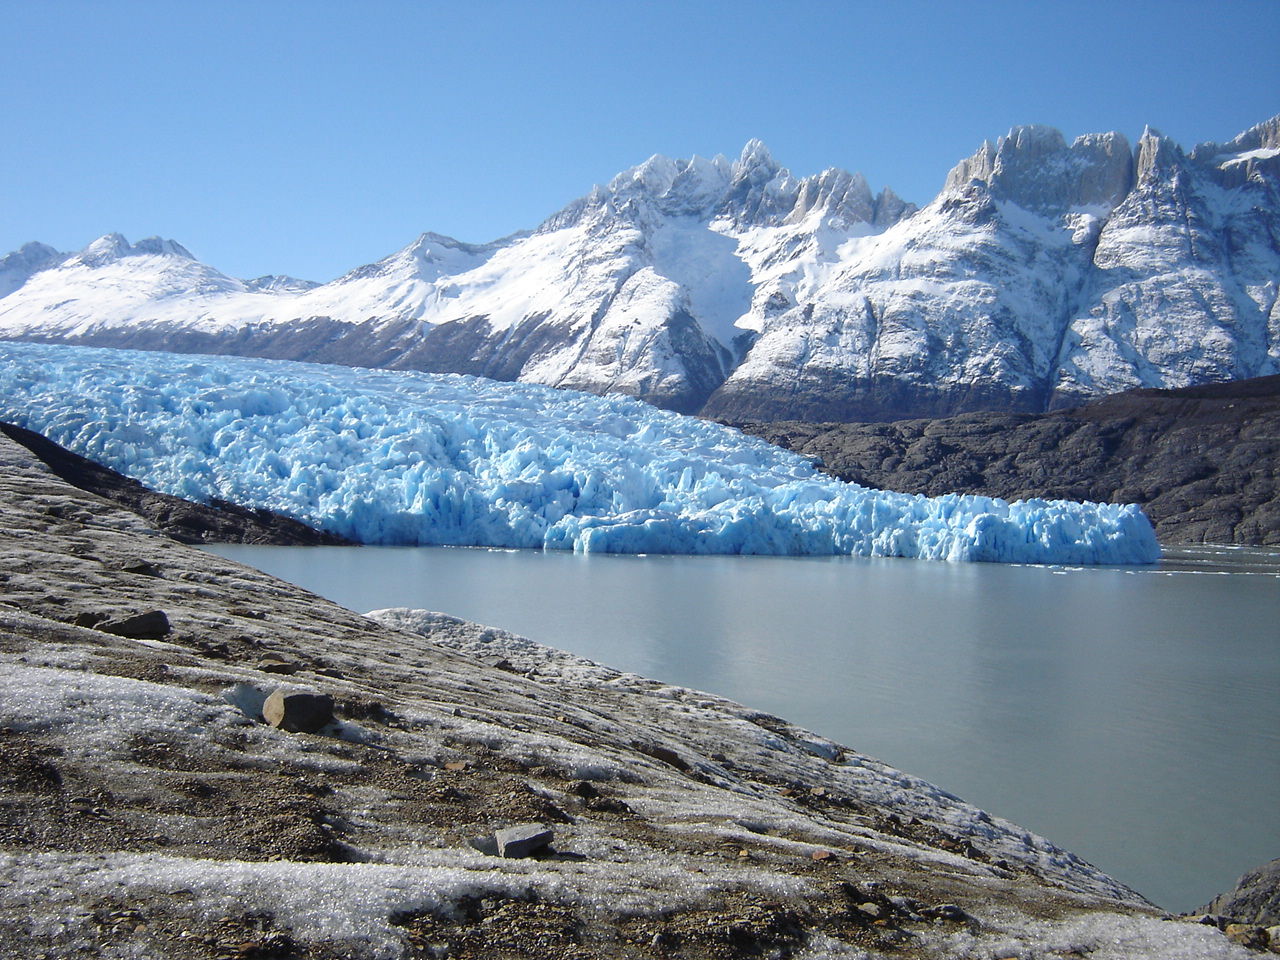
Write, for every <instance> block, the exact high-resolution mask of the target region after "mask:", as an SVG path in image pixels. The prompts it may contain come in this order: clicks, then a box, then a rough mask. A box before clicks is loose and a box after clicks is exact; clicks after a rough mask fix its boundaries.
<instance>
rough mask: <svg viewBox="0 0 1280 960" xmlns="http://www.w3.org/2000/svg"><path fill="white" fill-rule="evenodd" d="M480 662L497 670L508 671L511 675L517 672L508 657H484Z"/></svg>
mask: <svg viewBox="0 0 1280 960" xmlns="http://www.w3.org/2000/svg"><path fill="white" fill-rule="evenodd" d="M480 662H481V663H483V664H484V665H485V666H486V667H493V669H495V670H506V671H507V672H509V673H511V672H514V671H515V667H513V666H511V661H510V660H508V659H507V658H506V657H482V658H481V659H480Z"/></svg>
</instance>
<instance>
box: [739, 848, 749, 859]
mask: <svg viewBox="0 0 1280 960" xmlns="http://www.w3.org/2000/svg"><path fill="white" fill-rule="evenodd" d="M750 856H751V851H750V850H739V851H738V857H739V859H743V860H745V859H747V858H748V857H750Z"/></svg>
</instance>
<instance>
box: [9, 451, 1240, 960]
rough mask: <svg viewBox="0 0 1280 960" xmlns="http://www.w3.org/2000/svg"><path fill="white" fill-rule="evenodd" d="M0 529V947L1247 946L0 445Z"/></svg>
mask: <svg viewBox="0 0 1280 960" xmlns="http://www.w3.org/2000/svg"><path fill="white" fill-rule="evenodd" d="M0 507H2V509H3V516H4V518H5V521H4V524H3V527H2V528H0V556H3V563H2V564H0V663H2V664H3V666H2V667H0V957H5V958H18V957H21V958H24V960H26V958H33V957H67V956H75V955H86V956H104V957H125V956H127V957H165V958H187V957H190V958H201V960H215V958H244V960H248V958H266V957H296V958H337V957H344V958H347V957H359V958H364V957H369V958H374V957H379V958H382V957H387V958H390V957H459V958H464V957H477V958H478V957H486V958H491V957H534V958H547V960H550V958H556V960H559V958H575V957H579V958H585V957H627V958H631V957H635V958H640V957H688V958H700V957H742V956H779V957H788V956H793V957H813V958H817V957H867V956H893V957H952V958H966V957H975V958H976V957H982V958H994V957H1007V956H1008V957H1012V956H1016V957H1019V958H1023V960H1029V958H1046V960H1047V958H1050V957H1055V958H1060V957H1070V956H1076V957H1079V956H1089V957H1093V958H1099V960H1101V958H1117V960H1118V958H1122V957H1124V958H1131V957H1161V958H1188V960H1190V958H1206V957H1207V958H1215V957H1223V958H1226V957H1244V956H1249V955H1250V954H1249V953H1248V952H1247V951H1245V950H1244V949H1243V948H1240V947H1237V946H1235V945H1233V944H1231V943H1230V942H1229V941H1228V940H1227V939H1225V938H1224V937H1223V936H1222V934H1220V933H1219V932H1218V930H1217V929H1216V928H1214V927H1211V926H1205V925H1198V924H1193V923H1188V922H1184V921H1176V920H1166V919H1161V918H1160V916H1159V913H1158V911H1156V910H1154V909H1153V908H1152V907H1151V906H1150V905H1149V904H1147V903H1145V902H1144V901H1143V900H1142V898H1141V897H1139V896H1138V895H1137V894H1135V893H1134V892H1133V891H1130V890H1127V889H1126V888H1124V887H1123V886H1121V885H1119V884H1118V883H1116V882H1115V881H1113V880H1111V879H1110V878H1108V877H1106V876H1105V875H1103V874H1101V873H1099V872H1098V871H1097V870H1095V869H1094V868H1092V867H1091V866H1089V865H1088V864H1087V863H1084V862H1082V861H1080V860H1079V859H1078V858H1076V857H1074V856H1072V855H1071V854H1069V853H1067V852H1065V851H1062V850H1059V849H1057V848H1055V847H1053V846H1052V845H1051V844H1049V843H1048V842H1046V841H1044V840H1043V839H1041V838H1038V837H1036V836H1034V835H1032V834H1029V833H1027V832H1026V831H1024V830H1022V829H1020V828H1018V827H1017V826H1015V825H1014V824H1011V823H1008V822H1007V821H1003V820H1000V819H999V818H995V817H992V816H989V815H987V814H985V813H982V812H981V811H978V810H976V809H974V808H973V807H971V806H969V805H967V804H965V803H963V802H962V801H960V800H958V799H956V798H955V797H953V796H951V795H949V794H947V793H946V792H944V791H941V790H939V789H937V788H935V787H932V786H930V785H929V784H926V783H923V782H921V781H919V780H916V779H914V778H912V777H910V776H908V775H906V774H903V773H901V772H899V771H896V770H894V769H892V768H890V767H887V766H886V765H884V764H883V763H880V762H879V761H876V760H873V759H871V758H868V757H864V756H861V755H859V754H857V753H855V752H854V751H852V750H850V749H848V748H845V747H842V746H840V745H838V744H834V743H831V742H830V741H827V740H824V739H823V738H821V737H817V736H815V735H813V734H811V733H808V732H806V731H804V730H801V729H799V728H797V727H795V726H793V725H791V724H789V723H787V722H786V721H783V720H780V719H778V718H776V717H772V716H768V715H765V714H761V713H758V712H756V711H752V710H750V709H749V708H746V707H743V706H740V705H738V704H734V703H731V702H728V701H725V700H722V699H720V698H717V697H714V696H710V695H707V694H703V693H699V692H696V691H692V690H687V689H683V688H677V687H671V686H667V685H664V684H660V683H656V682H653V681H647V680H644V679H642V678H640V677H636V676H633V675H627V674H619V673H617V672H615V671H612V670H609V669H607V668H604V667H600V666H598V665H595V664H592V663H588V662H586V661H583V660H580V659H578V658H575V657H571V656H569V655H566V654H562V653H558V652H556V651H552V650H549V649H547V648H543V647H539V646H537V645H535V644H532V643H530V642H528V641H525V640H521V639H520V638H517V637H512V636H510V635H507V634H503V633H500V632H497V631H493V630H486V629H484V628H482V627H479V626H477V625H475V624H470V623H465V622H462V621H459V620H455V619H453V618H450V617H446V616H443V615H439V614H426V613H422V612H413V611H387V612H384V613H382V614H381V615H379V620H380V621H381V622H379V621H375V620H373V619H369V618H366V617H361V616H359V615H357V614H354V613H352V612H350V611H348V610H345V609H343V608H341V607H338V606H336V605H334V604H331V603H328V602H326V601H324V600H322V599H320V598H318V597H315V596H312V595H309V594H307V593H306V592H304V591H302V590H299V589H297V588H295V587H292V586H290V585H288V584H285V583H283V582H281V581H278V580H274V579H272V578H270V577H268V576H266V575H264V574H261V573H258V572H256V571H254V570H251V569H248V568H245V567H241V566H237V565H235V564H232V563H229V562H227V561H225V560H222V559H220V558H215V557H211V556H209V555H207V554H203V553H200V552H198V551H196V550H194V549H192V548H190V547H186V546H183V545H181V544H178V543H177V542H176V541H174V540H172V539H170V538H168V537H165V536H163V535H159V534H158V533H157V532H155V531H154V530H153V529H152V528H150V527H149V526H148V525H147V523H146V522H144V521H143V520H141V519H140V518H138V517H137V516H136V515H134V514H130V513H126V512H125V511H123V510H120V509H118V508H116V507H114V506H112V505H110V504H108V503H107V502H106V501H104V500H101V499H98V498H96V497H94V496H92V495H89V494H86V493H84V492H82V491H80V490H77V489H76V488H74V487H72V486H70V485H68V484H67V483H65V482H64V481H62V480H60V479H58V478H57V477H56V476H55V475H54V474H53V473H52V472H51V471H49V470H48V468H47V467H45V466H44V465H43V464H42V463H40V462H39V461H38V460H37V459H36V458H34V457H33V456H32V455H31V454H30V452H29V451H28V450H27V449H26V448H24V447H21V446H19V445H17V444H15V443H14V442H12V441H11V440H9V439H8V438H7V437H0ZM295 693H308V694H311V695H313V696H314V697H315V698H316V699H315V700H312V701H309V703H310V704H311V705H312V706H322V707H323V708H324V709H321V710H320V711H319V716H318V717H316V718H314V719H315V722H316V723H323V726H320V727H319V728H318V729H317V730H316V732H314V733H307V732H301V731H300V730H297V729H294V731H293V732H290V729H291V728H297V727H299V726H304V727H305V726H312V725H310V724H308V723H307V721H306V719H305V718H303V717H300V716H299V715H298V713H297V711H296V707H297V705H298V703H299V702H300V701H298V700H296V699H293V698H292V695H293V694H295ZM277 694H278V695H277ZM286 694H287V695H289V697H288V698H286V696H285V695H286ZM269 695H270V696H269ZM326 698H328V699H326ZM264 701H265V702H264ZM282 702H287V703H291V704H293V706H292V707H287V708H282V710H283V712H282V713H279V714H277V713H275V712H273V704H276V705H279V704H280V703H282ZM303 705H304V706H305V705H306V702H303ZM328 709H332V711H333V714H332V716H331V717H330V716H327V715H326V710H328ZM264 714H265V715H267V716H273V717H276V719H277V722H278V723H279V726H273V725H268V724H267V723H264V722H263V719H262V718H263V716H264ZM523 824H537V825H538V829H537V830H534V831H527V832H526V836H525V839H526V840H529V839H532V846H533V849H531V850H527V849H526V850H522V849H520V846H519V844H518V843H516V842H514V841H515V840H518V839H520V838H518V837H516V838H512V837H509V836H507V835H502V834H500V839H502V840H507V839H512V840H513V842H512V844H511V845H510V846H509V847H507V849H506V852H507V853H508V854H510V856H507V857H501V856H495V855H493V852H494V850H495V846H496V845H497V844H496V841H495V833H498V832H500V831H503V830H505V829H506V828H510V827H516V826H520V825H523ZM544 828H545V829H549V830H551V831H553V834H554V835H553V837H552V838H551V839H550V843H549V845H547V844H545V841H546V839H547V838H546V835H545V829H544ZM529 833H533V834H541V835H542V841H543V842H544V845H542V846H539V845H538V839H537V837H536V836H534V837H532V838H530V837H529V836H528V834H529ZM473 842H474V844H475V845H473ZM486 851H487V852H486ZM523 853H527V854H529V855H526V856H518V854H523Z"/></svg>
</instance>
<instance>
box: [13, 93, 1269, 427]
mask: <svg viewBox="0 0 1280 960" xmlns="http://www.w3.org/2000/svg"><path fill="white" fill-rule="evenodd" d="M1278 289H1280V117H1277V118H1273V119H1272V120H1268V121H1266V122H1264V123H1262V124H1259V125H1257V126H1256V127H1253V128H1251V129H1250V130H1247V131H1245V132H1244V133H1241V134H1240V135H1239V136H1237V137H1235V138H1233V139H1232V140H1231V141H1229V142H1227V143H1222V144H1220V143H1206V144H1201V145H1199V146H1198V147H1196V148H1195V149H1194V150H1192V151H1191V153H1190V154H1186V153H1184V152H1183V151H1182V150H1181V148H1180V147H1178V146H1177V145H1176V144H1174V143H1173V142H1172V141H1170V140H1168V138H1165V137H1162V136H1160V135H1159V134H1158V133H1157V132H1156V131H1152V130H1147V131H1145V132H1144V133H1143V136H1142V137H1141V138H1140V139H1139V140H1138V142H1137V143H1136V144H1133V145H1131V144H1130V142H1129V140H1128V139H1127V138H1126V137H1124V136H1123V135H1121V134H1119V133H1104V134H1088V135H1085V136H1081V137H1077V138H1076V139H1075V140H1073V141H1071V142H1067V140H1066V138H1064V137H1063V136H1062V134H1061V133H1060V132H1059V131H1057V130H1054V129H1053V128H1050V127H1044V126H1036V125H1029V126H1020V127H1014V128H1013V129H1012V130H1010V131H1009V133H1008V134H1007V135H1006V136H1004V137H1001V138H999V139H998V140H996V141H995V142H994V143H992V142H984V143H983V144H982V146H981V147H980V148H979V149H978V150H977V151H976V152H975V153H974V154H973V155H972V156H970V157H968V158H966V159H964V160H962V161H961V162H960V163H958V164H957V165H956V166H955V168H954V169H953V170H952V171H951V172H950V174H949V175H948V176H947V178H946V184H945V186H944V189H943V190H942V192H941V193H940V194H939V195H938V197H936V198H935V199H934V200H933V201H932V202H931V203H930V204H928V205H927V206H926V207H925V208H924V209H923V210H919V211H917V210H916V208H915V207H914V206H912V205H910V204H906V203H904V202H903V201H902V200H901V199H900V198H898V197H897V196H896V195H895V194H894V193H893V192H892V191H891V190H889V189H888V188H884V189H883V190H881V191H880V193H879V194H873V193H872V191H871V189H870V187H869V185H868V184H867V182H866V180H865V178H863V177H862V176H861V175H860V174H856V173H849V172H846V171H843V170H838V169H828V170H825V171H823V172H822V173H819V174H816V175H814V176H810V177H803V178H798V177H795V176H793V175H792V174H791V172H790V171H789V170H787V169H786V168H785V167H783V166H781V165H780V164H779V163H778V162H777V161H776V160H775V159H774V158H773V156H772V154H771V153H770V152H769V150H768V148H767V147H766V146H765V145H764V144H763V143H761V142H760V141H758V140H753V141H750V142H748V143H747V144H746V146H745V147H744V148H743V150H742V152H741V153H740V154H739V156H738V157H737V159H735V160H729V159H728V158H726V157H724V156H716V157H713V158H710V159H707V158H702V157H696V156H695V157H693V158H692V159H690V160H680V159H672V158H669V157H664V156H661V155H655V156H653V157H650V158H649V159H648V160H646V161H645V162H644V163H642V164H639V165H638V166H636V167H633V168H631V169H629V170H626V171H623V172H622V173H620V174H618V175H617V176H616V177H614V178H613V179H612V180H611V181H609V183H608V184H605V185H601V186H596V187H594V188H593V189H592V190H591V191H590V192H589V193H587V194H586V195H585V196H583V197H581V198H580V199H578V200H575V201H573V202H572V203H570V204H569V205H567V206H566V207H564V208H563V209H562V210H560V211H559V212H558V213H556V214H554V215H552V216H551V217H549V218H548V219H547V220H546V221H544V222H543V223H542V224H541V225H540V226H539V227H538V228H537V229H535V230H534V231H532V232H530V233H523V234H516V235H513V236H510V237H506V238H503V239H501V240H498V241H495V242H493V243H490V244H484V245H475V244H467V243H462V242H460V241H458V240H454V239H452V238H449V237H444V236H441V235H439V234H432V233H425V234H423V235H422V236H420V237H419V238H418V239H417V240H415V241H414V242H413V243H412V244H410V245H409V246H407V247H405V248H404V249H402V250H400V251H397V252H396V253H394V254H392V255H391V256H389V257H386V258H384V259H383V260H380V261H378V262H377V263H373V264H369V265H367V266H363V267H360V268H358V269H356V270H353V271H351V272H349V273H348V274H346V275H345V276H343V277H340V278H338V279H337V280H334V281H332V282H331V283H327V284H324V285H322V286H314V287H313V286H310V285H306V284H304V283H302V282H295V281H289V280H285V279H281V280H274V279H263V278H259V279H258V280H254V281H247V282H246V281H241V280H236V279H233V278H230V277H227V276H225V275H223V274H221V273H219V272H218V271H216V270H214V269H213V268H211V267H207V266H205V265H203V264H200V263H199V262H198V261H195V260H193V259H192V258H191V256H190V254H189V253H188V252H187V251H186V250H185V249H183V248H182V247H181V246H179V245H177V244H175V243H173V242H172V241H162V240H159V239H157V238H148V239H147V240H143V241H139V242H138V243H137V244H133V245H130V244H129V243H128V242H127V241H126V240H125V239H124V238H123V237H120V236H119V235H116V234H109V235H107V236H106V237H103V238H100V239H99V240H97V241H95V242H94V243H93V244H91V245H90V246H89V247H87V248H86V249H85V250H83V251H80V252H79V253H77V254H63V253H59V252H58V251H55V250H52V248H46V247H43V246H42V245H28V246H27V247H24V248H23V249H22V250H20V251H17V252H15V253H14V254H10V255H9V256H8V257H6V258H5V259H4V260H3V261H0V337H3V338H6V339H24V338H26V339H41V340H65V341H71V342H80V343H93V344H101V345H107V346H141V347H145V348H148V349H164V350H173V351H179V352H226V353H239V354H249V355H263V356H272V357H280V358H286V359H303V360H322V361H330V362H340V363H347V364H352V365H368V366H390V367H396V368H406V369H422V370H429V371H434V372H461V373H471V374H479V375H482V376H487V377H492V378H495V379H501V380H515V381H522V382H530V383H543V384H548V385H553V386H562V387H572V388H576V389H583V390H589V391H592V392H597V393H611V392H613V393H626V394H630V395H634V396H638V397H641V398H644V399H647V400H650V401H651V402H653V403H655V404H658V405H661V406H666V407H670V408H673V409H677V410H681V411H686V412H704V413H707V414H709V415H713V416H719V417H724V418H731V419H749V418H755V419H778V418H808V419H828V420H830V419H886V418H887V419H892V418H894V417H901V416H928V415H948V414H952V413H956V412H961V411H965V410H980V409H991V408H1002V409H1015V410H1027V411H1042V410H1044V409H1047V408H1050V407H1056V406H1063V405H1067V404H1071V403H1074V402H1077V401H1079V400H1081V399H1084V398H1087V397H1090V396H1094V395H1097V394H1099V393H1106V392H1111V391H1115V390H1121V389H1126V388H1129V387H1135V386H1180V385H1186V384H1191V383H1197V382H1205V381H1219V380H1228V379H1234V378H1240V377H1250V376H1262V375H1266V374H1270V373H1274V372H1277V371H1280V305H1278V300H1277V293H1278Z"/></svg>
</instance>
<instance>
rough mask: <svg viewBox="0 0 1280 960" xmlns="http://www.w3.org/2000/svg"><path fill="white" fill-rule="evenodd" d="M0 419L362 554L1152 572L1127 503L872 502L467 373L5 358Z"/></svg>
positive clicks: (623, 417) (12, 350)
mask: <svg viewBox="0 0 1280 960" xmlns="http://www.w3.org/2000/svg"><path fill="white" fill-rule="evenodd" d="M0 360H2V361H3V362H2V363H0V419H4V420H11V421H14V422H17V423H19V424H20V425H22V426H25V427H27V428H29V429H33V430H37V431H39V432H41V433H44V434H46V435H48V436H49V437H50V438H51V439H53V440H55V441H56V442H58V443H61V444H63V445H64V446H66V447H68V448H70V449H72V450H74V451H75V452H77V453H80V454H82V455H84V456H88V457H91V458H93V459H95V460H98V461H100V462H102V463H104V464H106V465H108V466H111V467H113V468H115V469H117V470H120V471H121V472H124V473H127V474H129V475H131V476H134V477H136V478H137V479H139V480H141V481H143V482H144V483H146V484H148V485H150V486H152V487H155V488H157V489H159V490H162V491H164V492H167V493H172V494H177V495H179V496H185V497H190V498H194V499H199V500H208V499H210V498H214V497H216V498H221V499H225V500H230V501H232V502H235V503H240V504H244V505H246V506H252V507H265V508H268V509H271V510H275V511H277V512H280V513H284V514H287V515H289V516H293V517H296V518H298V519H300V520H303V521H306V522H308V523H311V524H313V525H316V526H319V527H322V528H324V529H326V530H330V531H332V532H335V533H338V534H341V535H343V536H346V537H348V538H350V539H352V540H356V541H358V542H363V543H381V544H459V545H486V546H500V547H533V548H544V549H563V550H575V551H582V552H607V553H730V554H740V553H741V554H828V555H830V554H852V555H856V556H900V557H918V558H924V559H945V560H988V561H1008V562H1027V563H1148V562H1152V561H1154V560H1155V559H1157V557H1158V556H1159V548H1158V546H1157V544H1156V541H1155V536H1154V534H1153V533H1152V530H1151V525H1150V524H1149V523H1148V522H1147V520H1146V518H1145V517H1144V516H1143V515H1142V513H1141V512H1140V511H1139V510H1138V509H1137V508H1136V507H1131V506H1118V505H1110V504H1079V503H1068V502H1063V501H1054V502H1046V501H1039V500H1031V501H1025V502H1017V503H1006V502H1003V501H1000V500H994V499H990V498H986V497H973V496H955V495H950V496H944V497H937V498H933V499H928V498H924V497H913V496H908V495H905V494H896V493H888V492H885V491H878V490H868V489H865V488H862V487H858V486H855V485H851V484H845V483H841V482H839V481H836V480H833V479H831V478H829V477H826V476H823V475H821V474H818V473H817V472H816V471H815V469H814V467H813V465H812V464H811V463H810V462H809V461H808V460H806V459H804V458H802V457H799V456H796V455H794V454H791V453H787V452H785V451H783V450H780V449H778V448H777V447H773V446H771V445H769V444H767V443H765V442H764V441H761V440H757V439H754V438H751V437H747V436H745V435H743V434H742V433H740V432H738V431H737V430H734V429H732V428H729V427H725V426H721V425H720V424H717V423H713V422H710V421H706V420H699V419H694V418H691V417H684V416H680V415H678V414H674V413H669V412H666V411H661V410H658V409H656V408H654V407H652V406H650V405H648V404H645V403H642V402H640V401H636V400H633V399H630V398H625V397H617V396H614V397H597V396H593V395H590V394H585V393H571V392H567V391H559V390H553V389H550V388H546V387H539V386H532V385H513V384H502V383H497V382H494V381H487V380H480V379H475V378H468V377H458V376H440V375H429V374H421V373H408V372H389V371H375V370H353V369H349V368H341V367H319V366H313V365H308V364H291V363H279V362H272V361H263V360H243V359H230V358H214V357H193V358H185V357H177V356H173V355H167V354H159V353H150V354H148V353H135V352H132V351H119V350H94V349H86V348H76V347H66V346H54V345H39V344H2V345H0Z"/></svg>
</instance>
